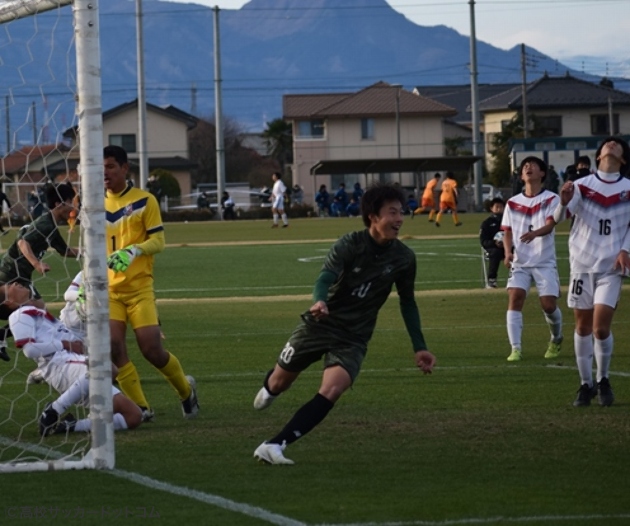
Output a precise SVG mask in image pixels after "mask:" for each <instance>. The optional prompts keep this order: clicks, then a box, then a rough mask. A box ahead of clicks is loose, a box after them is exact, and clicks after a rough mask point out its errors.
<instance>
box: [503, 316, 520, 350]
mask: <svg viewBox="0 0 630 526" xmlns="http://www.w3.org/2000/svg"><path fill="white" fill-rule="evenodd" d="M506 322H507V333H508V339H509V340H510V345H511V346H512V348H513V349H518V350H519V351H520V350H521V336H522V334H523V313H522V312H521V311H517V310H509V311H507V315H506Z"/></svg>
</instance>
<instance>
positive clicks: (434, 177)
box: [433, 172, 442, 179]
mask: <svg viewBox="0 0 630 526" xmlns="http://www.w3.org/2000/svg"><path fill="white" fill-rule="evenodd" d="M440 177H442V176H441V175H440V173H439V172H438V173H436V174H435V175H434V176H433V179H439V178H440Z"/></svg>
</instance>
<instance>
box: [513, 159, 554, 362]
mask: <svg viewBox="0 0 630 526" xmlns="http://www.w3.org/2000/svg"><path fill="white" fill-rule="evenodd" d="M519 170H520V173H521V178H522V179H523V182H524V183H525V187H524V189H523V192H522V193H520V194H517V195H515V196H514V197H512V198H511V199H509V200H508V202H507V203H506V206H505V211H504V213H503V220H502V222H501V229H502V230H503V231H504V233H505V237H504V239H503V249H504V251H505V260H504V262H505V265H506V266H507V267H508V268H510V276H509V278H508V282H507V290H508V298H509V299H508V310H507V315H506V322H507V333H508V339H509V341H510V345H511V347H512V351H511V353H510V355H509V356H508V361H510V362H516V361H520V360H521V359H522V357H523V356H522V350H521V336H522V333H523V305H524V304H525V298H526V297H527V293H528V292H529V288H530V286H531V284H532V282H534V283H535V284H536V288H537V289H538V296H539V298H540V306H541V307H542V310H543V312H544V315H545V320H546V321H547V324H548V325H549V330H550V333H551V337H550V342H549V345H548V346H547V351H546V353H545V358H548V359H550V358H556V357H557V356H558V354H559V353H560V346H561V344H562V311H560V309H559V308H558V305H557V299H558V298H559V297H560V278H559V277H558V270H557V268H556V247H555V240H554V233H553V226H554V225H555V222H554V220H553V212H554V210H555V209H556V206H557V205H558V203H559V202H560V198H559V197H558V195H557V194H554V193H553V192H550V191H549V190H545V189H544V188H543V182H544V180H545V177H546V174H547V165H546V164H545V162H544V161H543V160H541V159H539V158H538V157H526V158H525V159H523V161H522V162H521V165H520V168H519Z"/></svg>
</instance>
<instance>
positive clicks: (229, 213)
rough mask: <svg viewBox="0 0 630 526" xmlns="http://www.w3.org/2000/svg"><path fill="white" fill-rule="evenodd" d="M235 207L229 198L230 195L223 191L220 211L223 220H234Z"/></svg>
mask: <svg viewBox="0 0 630 526" xmlns="http://www.w3.org/2000/svg"><path fill="white" fill-rule="evenodd" d="M235 206H236V203H234V200H233V199H232V198H231V197H230V194H229V193H227V192H225V191H224V192H223V195H222V196H221V210H223V219H225V220H234V219H236V212H235V211H234V208H235Z"/></svg>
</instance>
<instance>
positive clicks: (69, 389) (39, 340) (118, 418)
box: [0, 282, 142, 436]
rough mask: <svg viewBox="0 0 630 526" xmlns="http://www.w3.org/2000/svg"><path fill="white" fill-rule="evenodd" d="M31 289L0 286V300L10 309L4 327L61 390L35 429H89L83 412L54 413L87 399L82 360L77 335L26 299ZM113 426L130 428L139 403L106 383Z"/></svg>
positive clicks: (138, 418)
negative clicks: (76, 415) (78, 414)
mask: <svg viewBox="0 0 630 526" xmlns="http://www.w3.org/2000/svg"><path fill="white" fill-rule="evenodd" d="M31 300H32V298H31V290H30V289H29V288H26V287H24V286H22V285H20V284H19V283H17V282H13V283H7V284H5V285H2V286H1V288H0V303H1V304H2V305H5V306H6V307H7V308H8V309H9V310H11V311H12V312H11V315H10V316H9V327H10V329H11V332H12V334H13V339H14V340H15V344H16V346H17V347H18V349H22V351H23V352H24V355H25V356H26V357H27V358H31V359H32V360H34V361H36V362H37V365H38V369H39V370H40V371H41V373H42V376H43V377H44V380H45V381H46V383H48V384H49V385H50V386H51V387H52V388H53V389H55V390H56V391H58V392H59V393H61V396H60V397H59V398H57V400H55V401H54V402H51V403H49V404H48V405H47V406H46V408H45V409H44V412H43V413H42V415H41V417H40V421H39V428H40V434H41V435H42V436H48V435H51V434H53V433H65V432H69V431H89V430H90V428H91V422H90V419H89V418H83V419H81V420H76V419H75V418H74V416H72V415H66V417H65V418H64V419H63V420H60V419H59V417H60V415H61V414H63V413H64V412H65V411H67V410H68V408H69V407H70V406H71V405H74V404H81V405H87V401H88V384H89V380H88V377H87V371H88V364H87V356H86V355H85V354H83V351H84V346H83V341H82V340H81V338H80V337H79V336H78V335H77V334H75V333H74V332H72V331H71V330H69V329H68V328H67V327H66V326H64V325H63V323H61V322H60V321H59V320H58V319H56V318H55V317H54V316H52V315H51V314H49V313H48V312H47V311H45V310H44V309H40V308H38V307H35V306H33V305H30V304H29V303H30V301H31ZM112 396H113V411H114V418H113V420H114V429H115V430H120V429H133V428H135V427H137V426H138V425H140V423H141V422H142V413H141V411H140V408H139V407H138V406H137V405H136V404H134V403H133V402H132V401H131V400H129V399H128V398H127V397H126V396H125V395H123V394H122V393H121V392H120V391H119V390H118V389H117V388H115V387H112Z"/></svg>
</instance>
